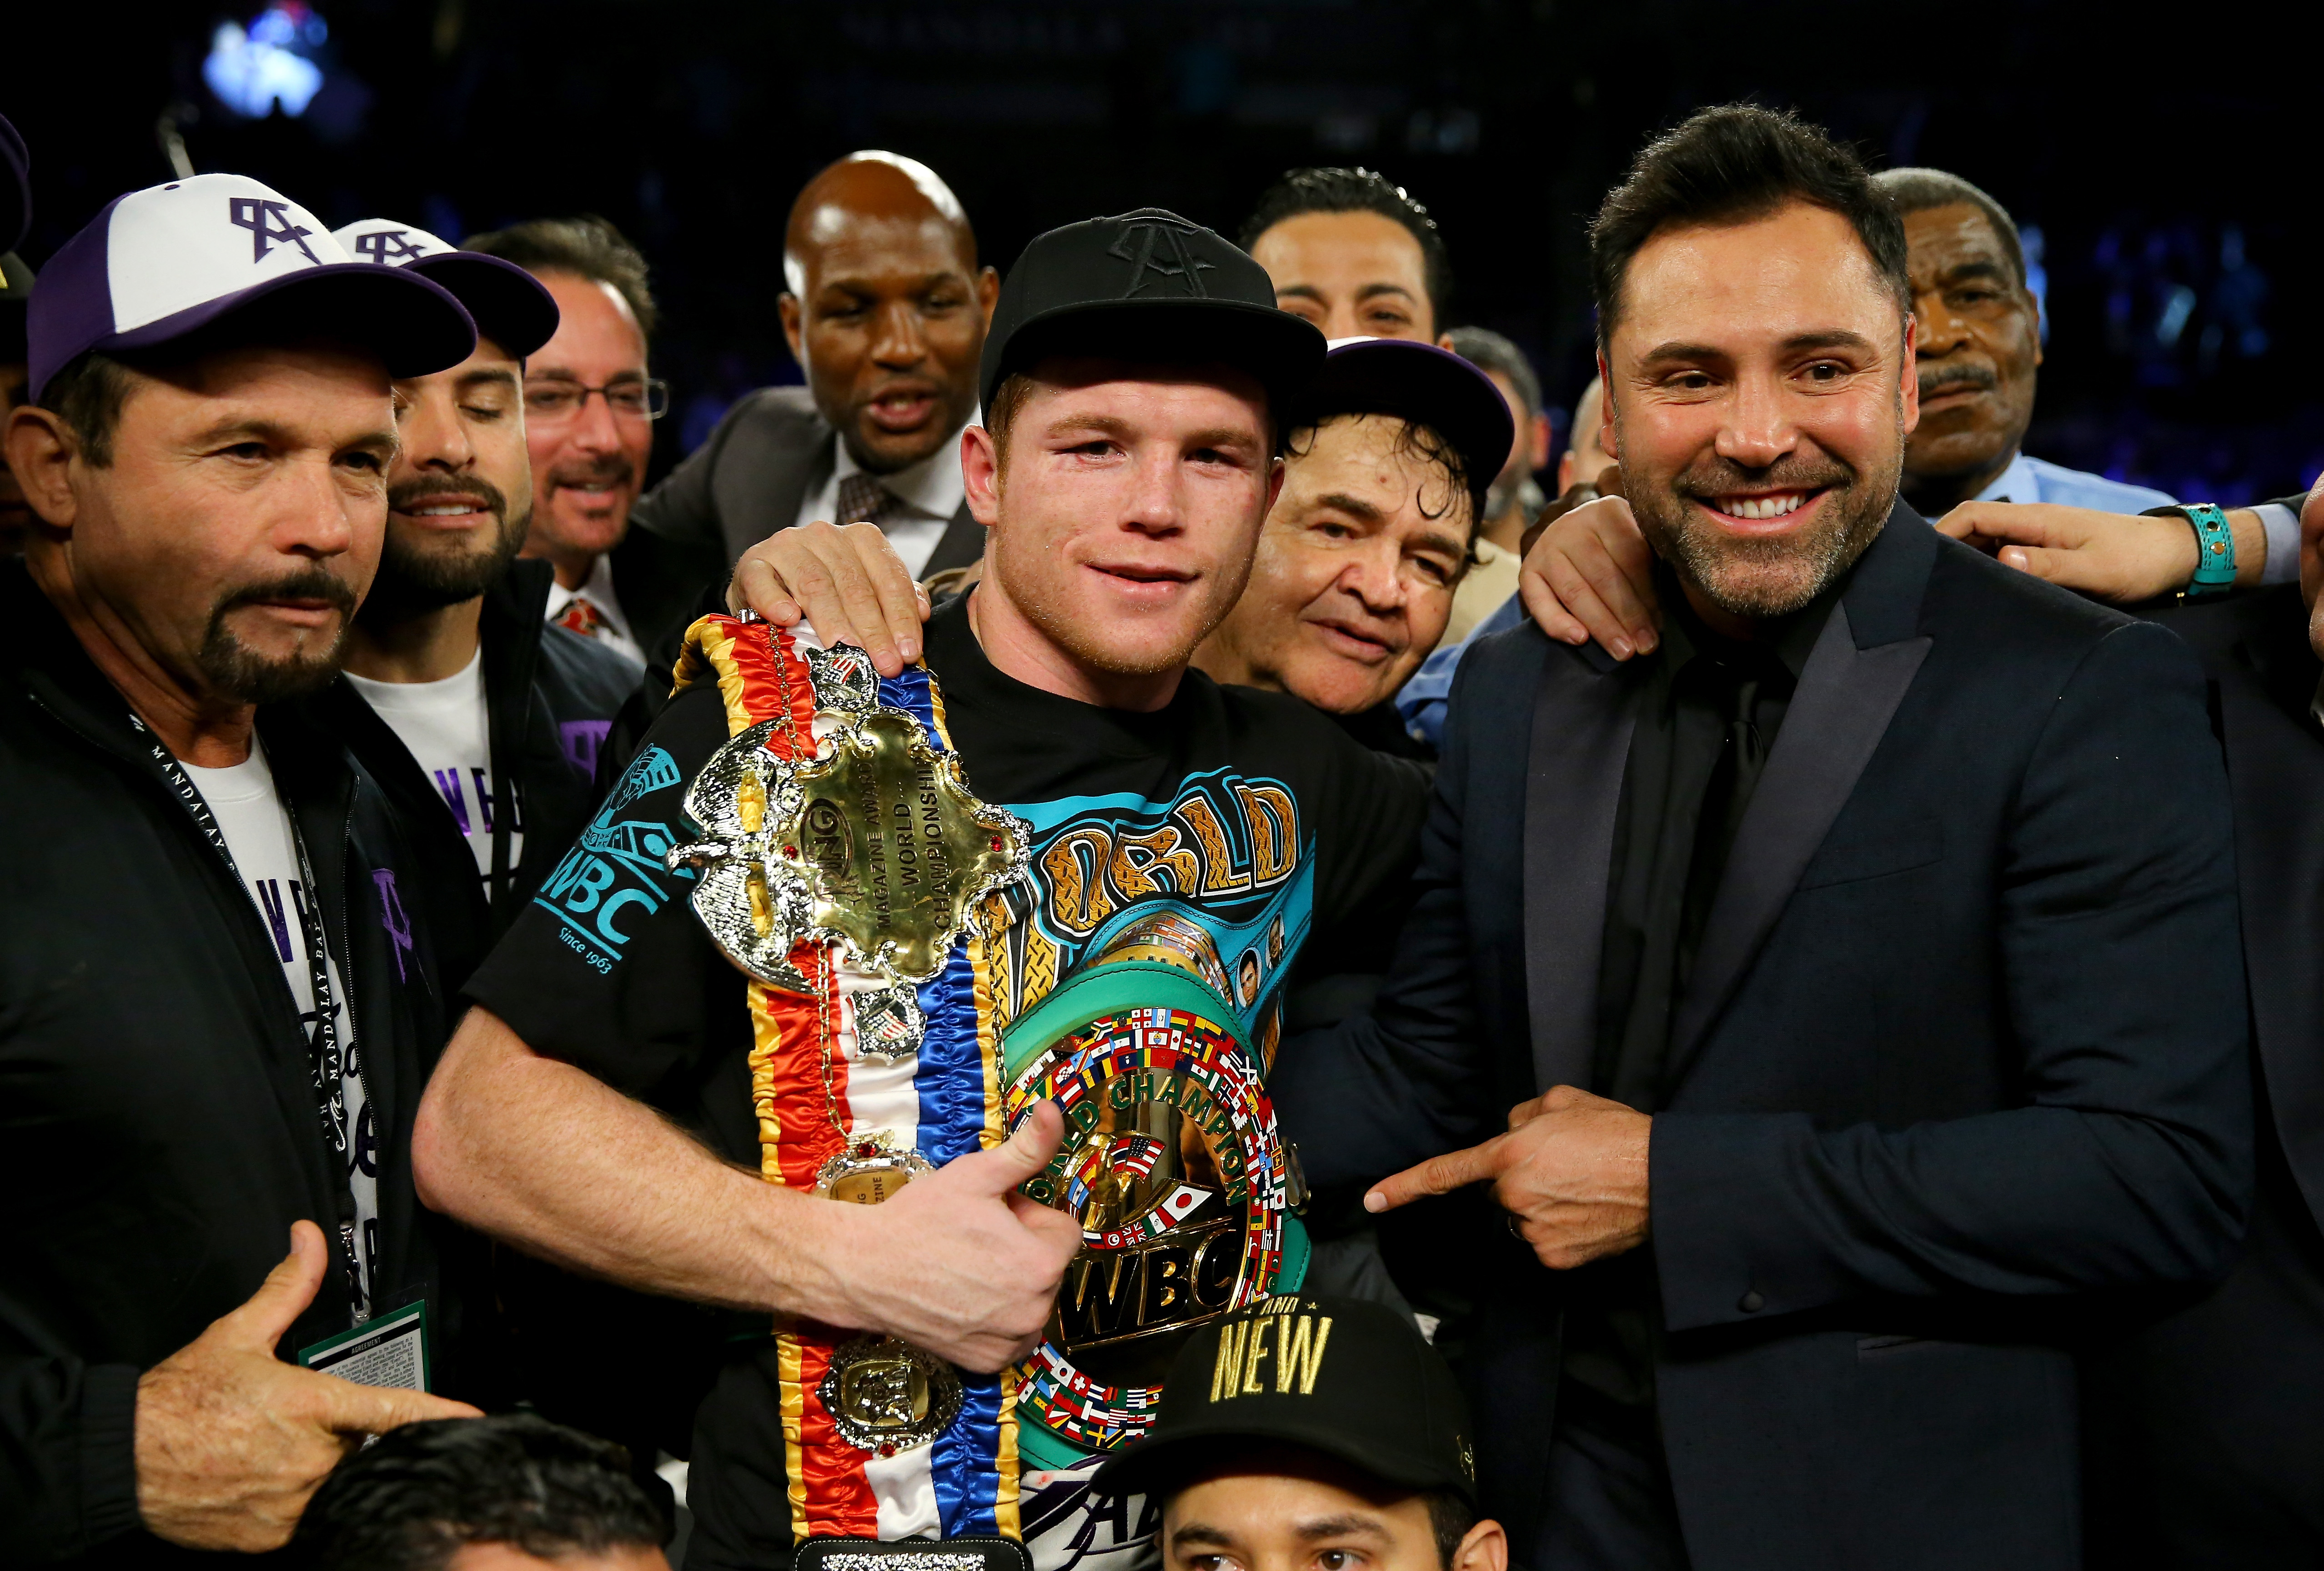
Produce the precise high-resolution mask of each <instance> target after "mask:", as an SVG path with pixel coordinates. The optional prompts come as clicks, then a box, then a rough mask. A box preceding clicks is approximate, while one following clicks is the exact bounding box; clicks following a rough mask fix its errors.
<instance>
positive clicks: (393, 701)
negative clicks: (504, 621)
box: [347, 647, 524, 899]
mask: <svg viewBox="0 0 2324 1571" xmlns="http://www.w3.org/2000/svg"><path fill="white" fill-rule="evenodd" d="M347 680H348V681H349V682H350V683H352V684H354V685H355V691H356V692H357V693H360V694H363V699H364V703H368V704H370V705H371V707H372V710H373V712H374V713H376V714H377V715H378V716H379V718H380V719H382V720H383V721H386V722H387V727H388V730H392V731H393V732H394V733H395V734H396V736H397V737H398V738H399V739H400V740H401V741H402V743H403V745H404V747H405V749H407V750H409V751H410V754H411V757H412V758H413V759H414V760H415V761H417V762H418V764H419V765H420V770H421V772H422V773H424V774H425V775H426V776H428V778H429V780H431V781H433V782H434V783H435V785H436V794H437V795H438V796H440V797H442V798H443V801H444V806H445V809H446V810H447V812H449V813H451V815H452V822H454V823H455V824H457V825H458V826H459V830H460V833H461V835H462V837H463V838H465V839H466V841H467V842H468V850H470V852H472V853H473V854H474V855H475V859H476V871H477V873H478V874H479V876H481V877H484V879H485V880H486V881H487V882H488V883H489V881H490V879H491V878H492V876H493V821H494V818H495V816H496V815H497V814H499V813H503V812H505V813H508V814H509V815H510V816H509V866H510V867H512V868H513V867H515V866H516V864H517V859H519V858H520V857H521V856H522V855H523V854H524V805H523V804H522V803H521V802H518V801H514V800H512V799H511V797H510V796H509V795H506V794H504V793H503V791H502V790H501V783H500V781H499V780H498V779H497V778H495V777H494V776H493V745H492V722H491V716H490V712H489V711H487V710H486V709H485V707H484V649H483V648H481V647H479V648H477V650H476V653H475V657H473V658H471V659H470V660H469V662H468V664H467V667H466V669H465V670H463V671H461V672H460V673H459V675H456V676H447V677H445V678H444V679H443V680H442V681H441V682H374V681H373V680H372V679H371V678H370V677H368V676H358V675H355V673H354V672H352V671H350V672H348V673H347ZM484 894H485V897H486V898H488V899H489V898H490V897H491V895H492V891H491V889H490V888H487V889H486V890H485V891H484Z"/></svg>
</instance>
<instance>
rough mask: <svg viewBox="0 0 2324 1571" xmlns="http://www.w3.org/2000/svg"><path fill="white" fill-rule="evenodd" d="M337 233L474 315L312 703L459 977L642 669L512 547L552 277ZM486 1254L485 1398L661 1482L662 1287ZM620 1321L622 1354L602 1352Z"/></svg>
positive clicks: (443, 959)
mask: <svg viewBox="0 0 2324 1571" xmlns="http://www.w3.org/2000/svg"><path fill="white" fill-rule="evenodd" d="M337 238H338V239H339V241H340V242H341V243H343V244H345V245H346V248H347V250H348V251H349V252H350V253H353V254H354V255H355V256H358V257H361V258H363V259H364V260H366V261H375V262H388V263H391V264H392V265H396V266H401V267H408V268H410V269H411V270H413V271H416V272H418V273H420V275H421V276H422V277H424V278H428V279H430V280H433V281H435V282H437V283H439V284H442V285H443V286H444V287H445V288H446V289H449V290H451V291H452V293H453V294H454V295H455V296H457V298H458V299H460V301H461V302H462V304H464V305H466V307H467V308H468V312H469V315H471V316H472V317H475V320H476V324H477V337H476V349H475V354H471V355H470V356H469V357H468V358H467V359H466V360H465V361H463V362H461V363H459V364H458V365H456V366H453V367H452V368H450V369H449V370H447V371H439V372H435V373H433V374H432V375H429V376H422V377H413V378H409V379H406V380H403V381H398V382H397V383H396V384H395V392H396V405H397V409H396V429H397V434H398V435H399V436H401V438H402V444H403V445H402V450H401V452H400V453H399V454H398V455H397V456H396V460H395V466H394V468H393V469H392V470H391V471H390V472H389V474H388V492H387V494H388V515H387V537H386V541H385V545H384V547H383V550H382V552H381V556H380V567H379V576H378V577H377V578H376V579H374V581H373V583H372V590H371V593H370V594H369V595H368V596H366V597H365V598H364V603H363V608H362V610H361V611H358V612H357V613H356V616H355V625H354V627H353V628H351V629H349V630H348V635H347V648H346V681H345V682H344V683H342V684H338V685H337V686H336V687H334V688H332V689H331V690H330V691H329V693H328V694H326V695H325V697H324V699H323V700H322V704H321V707H322V709H323V711H324V713H325V716H326V719H327V723H328V724H329V725H330V727H331V729H332V730H335V731H337V733H338V734H340V735H342V736H344V737H346V739H347V740H348V742H349V745H350V746H351V747H352V748H353V749H354V750H355V756H356V757H357V758H360V759H361V760H362V761H363V763H364V767H365V768H367V769H369V770H370V771H371V773H372V775H373V776H374V777H375V778H377V779H378V781H379V782H380V785H381V787H382V788H383V790H384V791H385V792H386V793H387V795H388V796H389V798H390V799H391V800H392V801H393V802H394V804H395V805H396V808H397V810H398V812H399V813H401V815H402V816H403V818H404V821H405V822H406V823H407V824H409V825H410V831H411V840H412V841H413V853H414V867H413V868H412V872H411V876H410V878H409V879H408V880H407V884H408V886H409V891H410V893H409V899H410V904H411V905H412V906H413V907H414V909H415V910H416V911H417V912H418V913H419V914H420V916H421V917H422V918H423V919H424V920H425V922H426V923H427V926H428V929H429V932H430V933H431V934H432V935H433V937H434V940H435V945H436V952H437V956H438V961H439V963H440V967H441V969H442V971H443V974H444V978H445V981H446V983H447V987H448V988H452V989H457V988H459V987H460V986H461V985H462V984H463V983H465V982H466V980H467V978H468V976H469V973H470V972H472V971H474V970H475V969H476V967H477V965H478V964H479V963H481V961H482V960H483V959H484V954H485V953H486V952H487V951H489V950H490V948H491V946H492V944H493V942H495V941H496V940H497V939H498V938H499V936H500V935H501V933H503V932H505V931H506V930H507V928H508V925H509V923H511V922H512V921H513V920H514V919H515V915H516V914H517V913H518V912H520V911H521V910H523V909H524V908H525V906H526V905H527V904H528V903H529V902H530V900H531V899H532V897H533V896H534V894H535V893H536V892H537V891H538V890H539V888H540V887H541V884H542V882H543V881H544V880H545V879H546V878H547V877H549V871H550V869H552V868H555V867H556V866H557V863H558V859H559V858H560V857H562V856H564V855H565V853H566V850H567V848H568V847H570V846H571V845H572V844H573V842H574V841H575V839H576V837H577V836H578V835H579V834H580V832H581V830H582V826H583V825H584V824H585V823H586V822H587V821H588V817H589V813H590V812H591V811H592V809H593V808H594V807H595V804H596V793H595V789H594V787H593V784H592V777H593V776H594V775H595V769H596V765H597V749H598V747H599V745H600V744H601V743H602V742H603V741H604V736H605V731H606V728H607V725H608V723H609V722H610V721H611V720H612V719H613V715H614V713H615V712H617V711H618V710H619V709H620V708H621V705H622V701H623V700H624V699H626V698H627V697H628V696H629V695H630V694H631V692H632V690H633V689H634V688H635V687H636V685H637V667H636V666H635V665H633V664H632V662H630V661H628V660H626V659H624V658H622V657H621V656H620V655H618V654H616V653H615V652H614V651H613V649H611V648H607V647H606V645H605V644H604V642H602V641H601V640H599V639H591V638H586V637H584V636H583V635H582V634H579V633H576V632H575V631H573V630H572V629H569V628H567V627H563V626H560V625H558V624H557V623H554V622H549V621H545V620H543V610H544V607H545V605H546V603H547V602H548V599H549V593H550V589H551V585H552V583H553V579H552V574H551V571H550V565H549V563H548V562H545V561H539V560H536V559H533V558H530V557H527V558H519V557H518V556H517V552H518V550H519V549H520V547H522V546H523V544H524V542H525V531H526V527H527V525H528V524H529V523H530V522H531V520H532V519H533V517H534V510H533V489H532V482H533V476H532V468H531V465H530V462H529V461H528V458H527V455H526V443H525V414H524V375H525V369H526V361H525V357H526V356H527V355H529V354H535V353H536V352H538V351H539V348H540V346H541V345H543V344H545V343H549V342H550V340H551V335H553V334H554V333H555V332H556V331H557V326H558V317H557V305H556V301H555V300H554V299H553V298H552V297H551V293H550V291H549V289H546V288H544V287H543V286H542V284H541V283H540V282H539V280H536V279H535V278H533V277H532V276H531V275H530V274H529V273H527V272H526V271H524V270H523V269H521V268H519V267H517V266H516V265H515V264H513V263H512V262H504V261H503V260H501V259H500V258H498V257H491V256H484V255H480V254H478V253H474V252H466V251H455V250H454V249H452V247H451V246H449V245H448V244H447V243H445V242H443V241H441V240H439V239H438V238H437V237H436V236H435V235H433V234H429V233H427V232H426V231H425V230H422V229H418V228H414V227H412V226H411V225H405V224H397V223H394V222H392V221H391V220H387V219H380V218H369V219H364V220H363V221H362V222H360V223H357V224H353V225H348V226H347V227H346V228H345V229H342V230H340V231H339V232H338V234H337ZM479 1267H480V1269H481V1267H482V1263H481V1262H480V1263H479ZM489 1271H490V1280H491V1282H492V1283H493V1291H492V1294H491V1298H492V1302H493V1309H494V1313H493V1315H492V1316H491V1317H490V1318H485V1317H484V1314H483V1312H482V1309H481V1307H479V1308H478V1309H477V1310H476V1311H475V1313H474V1314H473V1315H472V1325H471V1328H470V1330H471V1335H470V1337H469V1341H470V1345H471V1352H472V1356H471V1358H470V1359H469V1364H470V1367H471V1369H472V1370H473V1371H474V1372H475V1374H476V1375H477V1376H478V1377H479V1378H481V1379H488V1380H489V1381H490V1383H491V1385H490V1392H489V1394H490V1395H491V1396H493V1398H494V1399H495V1402H494V1405H496V1406H497V1405H500V1404H501V1403H502V1402H503V1401H513V1400H518V1399H521V1400H524V1401H530V1402H531V1403H532V1404H533V1405H535V1406H536V1407H538V1408H539V1409H540V1410H542V1411H545V1412H548V1413H549V1414H551V1415H552V1416H554V1417H556V1418H558V1419H560V1420H561V1421H565V1422H570V1423H576V1424H579V1425H581V1426H583V1427H584V1428H586V1429H590V1430H591V1431H592V1432H595V1433H598V1434H603V1435H607V1436H610V1437H612V1438H615V1439H618V1440H620V1441H621V1442H622V1444H623V1445H625V1446H626V1447H628V1448H629V1450H630V1452H631V1454H632V1458H633V1459H634V1460H635V1462H636V1463H637V1469H636V1471H637V1472H638V1473H639V1474H640V1475H641V1476H640V1478H639V1482H640V1483H641V1484H643V1485H644V1486H645V1487H646V1488H648V1489H649V1490H650V1491H655V1492H659V1491H660V1490H661V1489H662V1488H663V1487H664V1486H663V1485H662V1484H660V1483H659V1481H658V1480H652V1479H651V1478H650V1469H651V1468H652V1466H653V1464H654V1461H655V1458H656V1456H657V1454H658V1453H659V1451H661V1450H662V1449H664V1448H665V1447H669V1446H677V1447H680V1448H683V1441H682V1440H680V1439H678V1438H675V1437H674V1436H673V1434H672V1433H671V1432H670V1423H669V1422H663V1421H659V1420H658V1419H657V1414H658V1413H659V1411H660V1410H661V1408H662V1406H663V1405H665V1404H667V1403H670V1402H675V1403H676V1404H677V1406H678V1410H679V1411H680V1412H684V1411H690V1405H689V1404H688V1403H687V1400H686V1399H684V1398H679V1397H675V1396H673V1395H672V1394H671V1393H673V1392H678V1391H683V1390H686V1389H687V1387H688V1382H687V1377H686V1375H685V1373H683V1365H682V1364H674V1363H673V1362H672V1361H673V1360H682V1359H684V1358H685V1357H686V1356H687V1355H688V1353H689V1352H690V1351H692V1344H691V1342H690V1340H689V1339H688V1338H687V1337H685V1336H684V1335H683V1334H682V1332H683V1330H684V1327H683V1326H682V1325H679V1326H672V1325H670V1324H668V1323H667V1322H668V1321H669V1318H670V1312H671V1307H670V1306H669V1305H668V1304H667V1303H666V1302H663V1303H656V1302H654V1301H651V1300H645V1299H642V1298H641V1297H639V1296H638V1295H635V1294H631V1293H626V1292H623V1291H622V1290H620V1289H618V1288H613V1287H609V1286H607V1285H605V1284H604V1283H601V1282H586V1281H583V1280H581V1279H579V1278H577V1277H574V1276H570V1275H568V1274H567V1273H566V1272H560V1271H558V1269H556V1268H555V1267H554V1266H550V1265H548V1264H545V1263H541V1262H539V1261H535V1260H530V1259H526V1258H524V1257H521V1256H519V1255H516V1254H513V1253H511V1252H507V1251H502V1252H498V1253H496V1254H494V1255H493V1258H492V1262H491V1264H490V1267H489ZM605 1337H613V1339H614V1340H616V1341H617V1342H618V1343H619V1344H620V1345H621V1346H625V1347H627V1348H629V1349H631V1350H632V1351H631V1353H630V1354H629V1355H627V1356H624V1357H622V1358H619V1359H604V1358H600V1357H595V1356H593V1355H592V1352H591V1345H592V1344H595V1345H596V1346H602V1345H603V1344H602V1342H601V1341H599V1339H601V1338H605ZM584 1372H586V1373H584ZM673 1421H674V1420H673Z"/></svg>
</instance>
